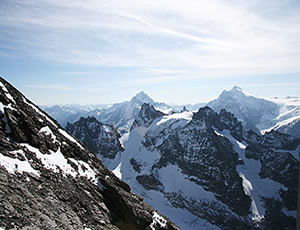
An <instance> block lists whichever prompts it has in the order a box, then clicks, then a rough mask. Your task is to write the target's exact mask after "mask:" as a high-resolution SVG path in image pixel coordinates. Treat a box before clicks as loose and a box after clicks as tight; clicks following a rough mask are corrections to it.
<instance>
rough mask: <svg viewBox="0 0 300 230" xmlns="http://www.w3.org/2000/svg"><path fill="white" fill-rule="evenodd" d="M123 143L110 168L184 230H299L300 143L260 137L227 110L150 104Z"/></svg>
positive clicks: (273, 134)
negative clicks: (168, 110)
mask: <svg viewBox="0 0 300 230" xmlns="http://www.w3.org/2000/svg"><path fill="white" fill-rule="evenodd" d="M121 142H122V144H123V146H124V149H125V150H124V151H123V152H120V153H118V154H117V155H116V157H115V158H114V159H108V160H105V159H104V162H105V163H106V164H107V166H108V167H109V168H110V169H111V170H113V172H114V173H115V174H116V175H118V177H120V178H122V179H123V180H124V181H126V182H127V183H128V184H129V185H130V186H131V188H132V189H133V191H135V192H136V193H138V194H140V195H142V196H143V197H144V199H145V200H146V201H147V202H148V203H150V204H151V205H152V206H154V207H155V208H157V209H159V210H160V211H161V212H163V213H164V214H166V215H168V216H169V217H170V218H171V219H172V220H173V221H174V222H175V223H176V224H178V225H179V226H180V227H181V228H182V229H263V228H264V229H295V217H296V211H295V210H296V207H295V202H294V201H295V200H296V194H297V193H296V192H297V189H296V187H297V185H296V183H295V181H297V175H298V171H297V170H298V164H299V161H298V157H299V149H300V148H299V144H300V140H299V139H294V138H292V137H290V136H289V135H286V134H281V133H279V132H277V131H272V132H269V133H266V134H265V135H263V136H261V135H258V134H256V133H255V132H254V131H252V130H249V129H245V128H244V127H243V125H242V123H241V122H240V121H238V120H237V119H236V118H235V117H234V116H233V114H232V113H230V112H227V111H226V110H221V111H220V112H219V113H217V112H215V111H213V110H212V109H211V108H209V107H204V108H201V109H199V111H198V112H196V113H192V112H187V111H185V112H182V113H174V114H170V115H165V114H163V113H160V112H159V111H155V109H154V108H153V107H152V106H149V105H147V104H145V105H143V106H142V109H141V111H140V112H139V114H138V117H137V119H136V120H135V122H134V126H133V127H132V129H131V132H130V133H128V134H125V135H123V136H122V138H121Z"/></svg>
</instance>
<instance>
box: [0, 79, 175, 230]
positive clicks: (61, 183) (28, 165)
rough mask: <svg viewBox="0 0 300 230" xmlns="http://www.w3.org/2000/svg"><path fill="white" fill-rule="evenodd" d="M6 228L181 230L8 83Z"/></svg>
mask: <svg viewBox="0 0 300 230" xmlns="http://www.w3.org/2000/svg"><path fill="white" fill-rule="evenodd" d="M0 121H1V122H0V201H1V202H0V227H2V228H5V229H11V228H16V229H39V228H41V229H141V230H142V229H178V228H177V227H176V226H175V225H174V224H172V223H170V221H169V220H168V219H167V218H166V217H162V216H161V215H160V214H158V213H157V212H156V211H154V210H153V209H152V208H151V207H150V206H149V205H147V204H146V203H144V202H143V199H142V198H141V197H139V196H137V195H135V194H133V193H131V192H130V187H129V186H128V185H127V184H126V183H124V182H123V181H121V180H119V179H118V178H117V177H115V176H114V174H112V173H111V172H110V171H109V170H108V169H107V168H106V167H105V166H104V165H103V164H102V162H101V161H100V160H99V159H98V158H97V157H96V155H94V154H92V153H90V152H89V151H87V150H86V149H85V148H84V147H83V146H82V145H81V143H79V142H78V141H77V140H75V139H74V138H73V137H71V136H70V135H68V134H67V133H66V132H65V131H64V130H63V129H62V128H61V126H60V125H59V124H58V123H57V122H56V121H55V120H53V119H52V118H51V117H49V116H48V115H47V114H45V113H44V112H43V111H41V110H40V109H39V108H38V107H37V106H35V105H34V104H33V103H32V102H31V101H30V100H28V99H27V98H26V97H24V95H22V94H21V93H20V92H19V91H18V90H16V89H15V88H14V87H13V86H12V85H10V84H9V83H8V82H6V81H5V80H4V79H3V78H0Z"/></svg>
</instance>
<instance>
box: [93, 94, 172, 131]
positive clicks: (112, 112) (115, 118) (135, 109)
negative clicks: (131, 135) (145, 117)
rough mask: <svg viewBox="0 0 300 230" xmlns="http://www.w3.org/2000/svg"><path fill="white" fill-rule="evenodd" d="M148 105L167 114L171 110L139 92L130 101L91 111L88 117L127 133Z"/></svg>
mask: <svg viewBox="0 0 300 230" xmlns="http://www.w3.org/2000/svg"><path fill="white" fill-rule="evenodd" d="M144 103H148V104H151V105H153V106H154V107H155V108H156V109H158V110H160V111H162V112H165V113H169V112H170V111H172V110H173V108H172V107H171V106H169V105H167V104H164V103H158V102H155V101H153V100H152V99H151V98H150V97H149V96H148V95H147V94H146V93H145V92H143V91H142V92H140V93H138V94H137V95H136V96H134V97H133V98H131V100H130V101H127V102H122V103H119V104H114V105H113V106H112V107H110V108H108V109H107V110H102V111H92V112H90V113H88V114H87V115H88V116H92V117H95V118H96V119H97V120H98V121H100V122H102V123H104V124H111V125H113V126H114V127H116V128H117V129H119V130H120V131H121V132H122V133H125V132H128V131H129V130H130V127H131V126H132V123H133V121H134V119H135V118H136V117H137V115H138V113H139V111H140V109H141V107H142V105H143V104H144Z"/></svg>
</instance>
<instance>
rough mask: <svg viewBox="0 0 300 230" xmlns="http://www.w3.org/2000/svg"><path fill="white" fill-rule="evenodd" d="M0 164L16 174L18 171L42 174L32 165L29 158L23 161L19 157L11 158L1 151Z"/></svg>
mask: <svg viewBox="0 0 300 230" xmlns="http://www.w3.org/2000/svg"><path fill="white" fill-rule="evenodd" d="M25 158H26V157H25ZM0 165H2V166H3V167H4V168H5V169H6V170H7V171H8V172H9V173H11V174H14V173H15V172H16V171H17V172H19V173H23V172H27V173H32V174H34V175H36V176H40V173H39V172H38V171H37V170H35V169H33V168H32V167H31V165H30V164H29V162H28V160H27V158H26V160H25V161H21V160H19V159H17V158H10V157H7V156H4V155H2V153H0Z"/></svg>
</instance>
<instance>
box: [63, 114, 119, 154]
mask: <svg viewBox="0 0 300 230" xmlns="http://www.w3.org/2000/svg"><path fill="white" fill-rule="evenodd" d="M66 131H67V132H68V133H69V134H70V135H72V136H74V137H76V138H77V139H79V140H81V142H82V143H83V144H84V145H85V146H86V147H87V148H88V149H89V150H90V151H91V152H93V153H95V154H100V156H103V157H105V158H115V156H116V154H117V153H118V152H121V151H123V150H124V149H123V147H122V146H121V143H120V141H119V138H121V135H120V133H119V132H118V131H117V130H116V128H114V127H113V126H111V125H104V124H102V123H101V122H99V121H98V120H97V119H96V118H94V117H87V118H84V117H81V118H80V119H79V120H78V121H76V122H75V123H74V124H70V123H68V124H67V126H66Z"/></svg>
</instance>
